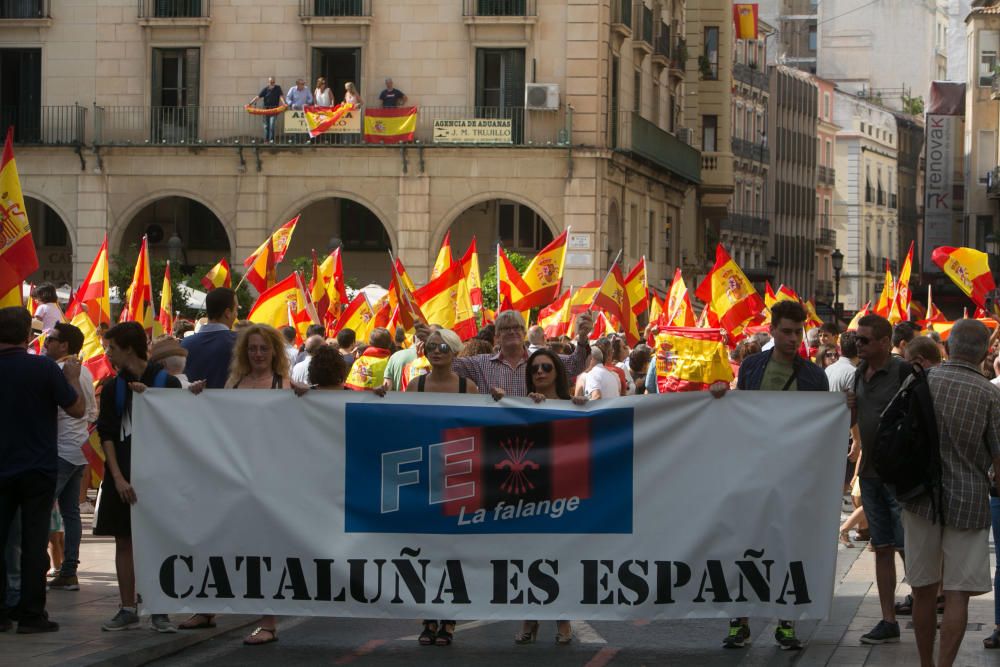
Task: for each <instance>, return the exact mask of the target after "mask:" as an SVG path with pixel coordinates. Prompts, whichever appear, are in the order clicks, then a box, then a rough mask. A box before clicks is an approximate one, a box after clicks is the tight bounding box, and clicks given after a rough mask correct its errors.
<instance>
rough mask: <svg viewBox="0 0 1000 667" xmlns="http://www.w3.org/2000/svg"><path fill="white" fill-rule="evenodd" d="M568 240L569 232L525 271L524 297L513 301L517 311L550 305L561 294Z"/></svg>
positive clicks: (536, 258)
mask: <svg viewBox="0 0 1000 667" xmlns="http://www.w3.org/2000/svg"><path fill="white" fill-rule="evenodd" d="M567 238H568V230H566V231H563V233H562V234H560V235H559V236H557V237H556V238H554V239H553V240H552V242H551V243H549V244H548V245H547V246H545V247H544V248H542V249H541V250H540V251H539V252H538V254H537V255H535V257H534V258H533V259H532V260H531V262H530V263H529V264H528V266H527V267H526V268H525V269H524V273H522V274H521V279H522V280H523V281H524V292H523V295H522V297H521V298H520V299H515V300H514V301H513V305H514V308H515V309H516V310H521V311H525V310H530V309H531V308H535V307H537V306H544V305H547V304H550V303H552V300H553V299H555V298H556V295H557V294H559V288H560V286H561V285H562V275H563V268H564V267H565V266H566V240H567Z"/></svg>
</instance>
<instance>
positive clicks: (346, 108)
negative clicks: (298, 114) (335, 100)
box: [302, 102, 354, 138]
mask: <svg viewBox="0 0 1000 667" xmlns="http://www.w3.org/2000/svg"><path fill="white" fill-rule="evenodd" d="M302 111H303V112H304V113H305V116H306V125H308V126H309V136H310V137H314V138H315V137H318V136H319V135H321V134H323V133H324V132H326V131H327V130H329V129H330V128H331V127H333V126H334V125H336V124H337V123H338V122H339V121H340V119H341V118H343V117H344V116H346V115H347V114H348V113H349V112H351V111H354V105H353V104H348V103H347V102H341V103H340V104H338V105H336V106H332V107H318V106H314V105H308V106H305V107H302Z"/></svg>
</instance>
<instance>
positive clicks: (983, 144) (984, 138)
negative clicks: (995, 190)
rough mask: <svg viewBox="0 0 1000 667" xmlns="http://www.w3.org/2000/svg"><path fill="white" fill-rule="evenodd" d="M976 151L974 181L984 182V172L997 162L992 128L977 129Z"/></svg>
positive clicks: (994, 133) (988, 170)
mask: <svg viewBox="0 0 1000 667" xmlns="http://www.w3.org/2000/svg"><path fill="white" fill-rule="evenodd" d="M976 151H977V153H976V176H975V177H976V181H977V182H979V183H982V184H985V183H986V174H987V173H988V172H990V171H991V170H992V169H993V167H995V166H996V163H997V159H996V157H997V153H996V151H997V147H996V132H995V131H993V130H979V136H978V141H977V145H976Z"/></svg>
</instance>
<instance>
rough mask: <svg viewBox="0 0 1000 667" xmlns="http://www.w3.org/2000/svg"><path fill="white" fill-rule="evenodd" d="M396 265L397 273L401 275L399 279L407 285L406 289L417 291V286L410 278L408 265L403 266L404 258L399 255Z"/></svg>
mask: <svg viewBox="0 0 1000 667" xmlns="http://www.w3.org/2000/svg"><path fill="white" fill-rule="evenodd" d="M395 267H396V275H397V276H399V279H400V280H401V281H402V284H403V286H404V287H406V289H408V290H410V291H411V292H415V291H416V290H417V286H416V285H415V284H414V282H413V280H412V279H411V278H410V274H408V273H407V272H406V267H405V266H403V260H401V259H400V258H398V257H397V258H396V263H395Z"/></svg>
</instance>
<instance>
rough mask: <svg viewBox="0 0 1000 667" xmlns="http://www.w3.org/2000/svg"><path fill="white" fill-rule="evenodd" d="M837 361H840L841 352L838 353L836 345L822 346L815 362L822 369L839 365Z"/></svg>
mask: <svg viewBox="0 0 1000 667" xmlns="http://www.w3.org/2000/svg"><path fill="white" fill-rule="evenodd" d="M837 359H840V352H838V351H837V346H836V345H820V346H819V349H818V350H816V357H815V359H814V360H813V361H814V362H815V364H816V365H817V366H819V367H820V368H826V367H827V366H832V365H833V364H835V363H837Z"/></svg>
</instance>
